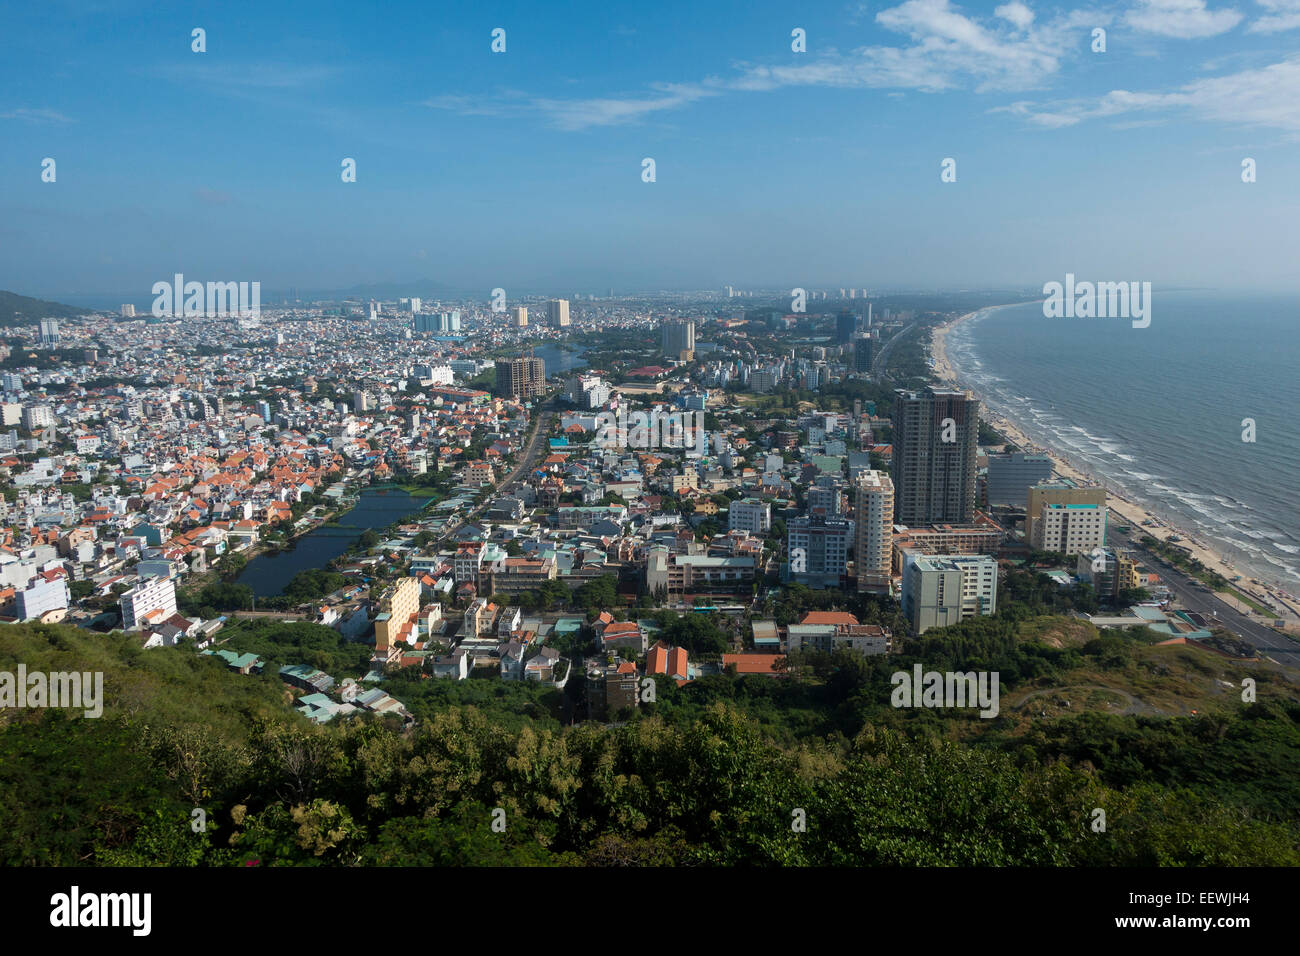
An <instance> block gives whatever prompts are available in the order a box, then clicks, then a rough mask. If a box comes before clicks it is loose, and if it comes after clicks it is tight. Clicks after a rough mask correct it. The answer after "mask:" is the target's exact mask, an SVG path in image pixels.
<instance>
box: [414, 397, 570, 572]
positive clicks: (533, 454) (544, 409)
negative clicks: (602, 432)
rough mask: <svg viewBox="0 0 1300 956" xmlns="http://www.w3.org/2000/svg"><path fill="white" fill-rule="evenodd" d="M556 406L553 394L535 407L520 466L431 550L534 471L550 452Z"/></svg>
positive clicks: (432, 546)
mask: <svg viewBox="0 0 1300 956" xmlns="http://www.w3.org/2000/svg"><path fill="white" fill-rule="evenodd" d="M555 404H556V395H555V394H552V395H550V396H548V397H547V398H546V400H545V401H542V402H539V403H538V404H537V405H535V406H534V407H533V417H534V419H535V421H534V422H533V433H532V436H531V437H530V438H529V439H528V444H527V445H525V446H524V453H523V455H522V456H521V457H520V459H519V464H518V465H516V466H515V468H514V470H513V471H511V472H510V474H508V475H506V476H505V477H504V478H502V479H501V480H500V481H498V482H497V483H496V485H495V486H494V487H493V489H492V494H490V495H488V496H487V497H486V498H485V499H484V500H483V503H482V504H480V505H476V506H475V507H474V509H473V510H472V511H470V512H468V513H467V514H466V515H465V517H463V518H461V519H460V520H459V521H457V522H456V523H455V524H454V525H452V526H451V527H450V528H448V529H447V530H446V531H444V532H443V533H442V534H441V535H440V536H439V537H438V539H437V540H436V541H434V542H433V543H432V544H431V545H430V548H433V549H437V547H438V546H439V545H441V544H442V543H443V542H444V541H446V540H447V539H448V538H450V537H451V536H452V535H454V534H455V533H456V532H457V531H459V530H460V529H461V528H463V527H464V526H465V525H466V524H468V523H469V522H471V521H473V520H474V519H476V518H477V517H478V516H479V515H480V514H482V513H483V510H484V509H485V508H486V507H487V506H488V503H489V502H490V501H491V500H492V498H493V497H494V496H495V495H496V494H497V493H498V492H500V491H501V489H502V488H507V487H509V486H510V485H511V484H512V483H514V482H516V481H518V480H519V479H520V477H521V476H523V475H526V474H527V473H528V472H529V471H530V470H532V468H533V466H534V465H536V464H537V462H538V460H539V459H541V458H542V457H543V456H544V455H545V454H546V453H548V452H549V451H550V445H549V444H548V441H547V436H548V434H549V433H550V428H549V427H548V426H549V425H550V422H551V419H553V418H554V417H555Z"/></svg>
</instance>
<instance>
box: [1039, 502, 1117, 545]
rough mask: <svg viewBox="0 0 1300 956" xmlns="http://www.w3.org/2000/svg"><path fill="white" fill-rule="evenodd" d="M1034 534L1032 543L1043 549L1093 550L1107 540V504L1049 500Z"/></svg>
mask: <svg viewBox="0 0 1300 956" xmlns="http://www.w3.org/2000/svg"><path fill="white" fill-rule="evenodd" d="M1034 538H1035V540H1034V541H1033V542H1032V544H1033V546H1034V547H1035V548H1037V549H1038V550H1040V551H1059V552H1061V553H1062V554H1090V553H1091V552H1092V549H1093V548H1100V547H1102V546H1103V545H1104V544H1105V543H1106V506H1105V505H1090V504H1045V505H1043V510H1042V512H1041V514H1040V518H1039V520H1038V521H1037V522H1036V523H1035V525H1034Z"/></svg>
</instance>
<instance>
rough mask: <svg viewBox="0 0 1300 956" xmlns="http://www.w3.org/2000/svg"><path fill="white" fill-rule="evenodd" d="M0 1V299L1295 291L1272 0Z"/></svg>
mask: <svg viewBox="0 0 1300 956" xmlns="http://www.w3.org/2000/svg"><path fill="white" fill-rule="evenodd" d="M9 7H10V9H9V10H7V11H6V13H5V19H6V20H7V21H8V23H7V28H6V30H5V33H4V35H3V36H0V61H3V62H4V64H5V65H4V67H3V70H4V75H5V79H6V82H5V83H4V85H3V87H0V181H3V183H4V184H5V188H4V189H2V190H0V248H3V250H4V255H3V256H2V257H0V288H3V289H11V290H13V291H16V292H20V293H23V294H26V295H38V296H42V297H46V298H56V299H57V298H58V297H59V296H60V295H76V294H87V293H110V292H111V293H115V294H122V295H130V296H132V297H133V299H134V300H136V301H139V300H140V299H143V298H147V297H148V294H149V289H150V287H151V286H152V284H153V283H154V282H156V281H159V280H165V279H170V278H171V276H172V275H173V274H174V273H175V272H183V273H185V275H186V276H187V277H191V278H195V279H200V280H223V281H224V280H256V281H260V282H261V283H262V286H263V288H265V289H283V288H287V287H290V286H293V287H297V288H300V289H338V288H344V287H348V286H352V285H355V284H361V283H374V282H387V281H394V280H398V281H401V280H408V279H412V278H417V277H419V278H428V279H431V280H434V281H437V282H439V283H442V284H445V285H446V286H448V287H449V288H451V289H457V290H460V289H472V288H479V287H481V288H482V289H483V290H484V291H485V293H486V290H488V289H490V288H493V287H496V286H502V287H505V288H507V289H511V288H518V289H531V290H539V291H541V290H553V291H554V292H556V293H560V292H563V291H565V290H571V289H572V290H585V289H596V290H603V289H606V288H609V287H613V288H615V289H619V288H622V289H655V288H697V289H700V288H715V289H716V288H720V287H722V286H724V285H727V284H733V285H735V286H737V287H741V288H756V287H761V288H768V289H771V288H781V287H794V286H803V287H808V288H817V287H820V288H827V287H840V286H846V285H856V286H858V287H874V288H893V289H900V288H911V289H960V288H990V287H999V288H1034V287H1041V285H1042V283H1044V282H1047V281H1051V280H1059V279H1061V278H1062V277H1063V276H1064V275H1065V274H1066V273H1067V272H1070V273H1074V274H1076V275H1077V276H1079V277H1081V278H1089V279H1097V280H1141V281H1151V282H1153V283H1155V284H1156V285H1157V287H1159V286H1161V285H1165V286H1174V285H1177V286H1200V287H1204V286H1215V287H1219V288H1223V289H1242V288H1255V289H1260V290H1266V291H1288V292H1289V291H1300V261H1298V260H1297V258H1296V255H1295V243H1294V234H1295V227H1294V223H1295V221H1296V219H1297V214H1298V213H1300V192H1298V190H1297V183H1300V158H1298V157H1297V155H1296V150H1295V142H1296V138H1297V133H1300V54H1297V52H1296V50H1297V40H1298V39H1300V0H1232V2H1221V0H1122V2H1115V3H1103V4H1096V5H1093V4H1087V3H1083V2H1078V3H1076V2H1065V3H1045V2H1040V3H1027V2H1026V3H1022V2H1019V0H1011V2H1007V3H1002V4H997V3H965V4H957V3H954V2H951V0H905V2H901V3H897V2H896V3H887V4H855V3H830V4H824V5H820V6H819V7H818V8H817V9H816V10H814V11H812V12H811V13H810V12H806V11H805V10H804V9H802V8H795V7H791V6H790V5H788V4H779V3H775V2H767V0H759V2H754V3H739V2H726V3H721V4H714V5H710V6H709V8H708V9H702V8H700V7H699V6H698V5H696V4H691V3H685V2H678V0H673V2H668V3H664V4H656V5H653V6H652V7H634V8H627V9H623V10H617V9H610V8H609V7H608V6H606V5H601V4H595V3H579V4H573V5H571V6H570V7H568V8H566V10H565V11H564V12H563V13H559V12H556V11H554V10H549V9H544V8H543V9H530V8H527V7H525V5H523V4H508V3H507V4H503V3H498V4H492V5H490V6H488V7H486V8H471V9H462V10H453V9H450V8H448V7H446V6H445V5H429V4H415V3H404V4H395V5H393V6H392V7H391V8H390V9H388V10H386V11H385V14H384V16H383V17H382V18H377V17H376V16H375V14H374V13H373V12H371V11H369V10H367V9H365V8H364V7H361V6H354V7H350V8H346V9H341V10H331V11H330V12H329V13H328V15H326V16H322V15H321V14H320V11H319V8H318V6H317V5H315V4H307V3H283V4H276V5H274V7H273V8H272V7H270V6H267V5H261V4H248V3H240V4H222V5H219V6H218V5H208V4H198V5H195V6H194V7H192V8H188V9H186V10H183V11H177V10H170V9H166V8H159V7H157V6H156V5H154V4H149V3H144V2H132V0H121V2H117V0H113V2H106V3H96V4H77V3H63V2H54V3H49V4H43V5H39V6H31V7H28V6H18V5H16V4H10V5H9ZM195 27H201V28H203V29H204V30H205V31H206V52H202V53H195V52H192V51H191V42H192V41H191V31H192V30H193V29H194V28H195ZM497 27H501V28H504V29H505V30H506V51H505V52H504V53H493V52H492V50H491V43H492V36H491V33H492V31H493V29H494V28H497ZM796 27H798V28H802V29H803V30H804V31H806V37H807V40H806V42H807V52H805V53H796V52H793V51H792V49H791V44H792V40H791V31H792V30H793V29H794V28H796ZM1095 28H1102V29H1105V30H1106V52H1104V53H1095V52H1093V50H1092V49H1091V47H1092V45H1093V30H1094V29H1095ZM45 157H51V158H53V159H54V160H55V161H56V163H57V179H56V181H55V182H52V183H50V182H42V179H41V171H42V160H43V159H44V158H45ZM345 157H350V158H353V159H355V160H356V164H357V177H356V182H354V183H344V182H342V181H341V177H340V166H341V162H342V160H343V159H344V158H345ZM646 157H650V158H653V159H654V161H655V167H656V169H655V172H656V181H655V182H653V183H648V182H643V180H642V160H643V159H644V158H646ZM949 157H951V158H953V159H955V160H956V172H957V178H956V181H955V182H950V183H945V182H941V179H940V173H941V163H942V161H943V160H944V159H945V158H949ZM1247 157H1249V158H1251V159H1253V160H1254V161H1255V163H1256V167H1257V181H1256V182H1253V183H1244V182H1243V181H1242V175H1241V171H1242V166H1241V164H1242V161H1243V159H1245V158H1247ZM123 301H126V299H123Z"/></svg>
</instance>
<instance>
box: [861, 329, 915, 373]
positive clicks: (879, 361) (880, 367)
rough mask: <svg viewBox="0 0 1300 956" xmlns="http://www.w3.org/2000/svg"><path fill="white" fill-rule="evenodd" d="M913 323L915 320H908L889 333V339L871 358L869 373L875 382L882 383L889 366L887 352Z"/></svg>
mask: <svg viewBox="0 0 1300 956" xmlns="http://www.w3.org/2000/svg"><path fill="white" fill-rule="evenodd" d="M914 325H916V321H912V322H909V323H907V325H905V326H903V327H902V328H901V329H899V330H898V331H897V332H895V333H894V334H893V335H891V336H890V337H889V341H887V342H886V343H885V344H884V345H882V346H881V347H880V351H879V352H878V353H877V354H876V357H875V358H874V359H872V361H871V374H872V376H873V377H874V378H875V380H876V381H877V382H880V383H882V384H883V383H884V380H885V378H886V377H887V376H886V375H885V371H886V370H887V369H888V368H889V353H890V352H892V351H893V350H894V346H895V345H896V344H898V342H899V341H900V340H901V339H902V337H903V336H904V335H906V334H907V333H908V331H910V330H911V328H912V326H914Z"/></svg>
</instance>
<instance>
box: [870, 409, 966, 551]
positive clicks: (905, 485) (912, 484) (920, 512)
mask: <svg viewBox="0 0 1300 956" xmlns="http://www.w3.org/2000/svg"><path fill="white" fill-rule="evenodd" d="M979 405H980V403H979V400H978V399H976V398H973V397H972V396H971V394H970V392H963V391H960V390H957V389H951V388H935V387H934V386H927V387H926V388H925V389H924V390H922V391H912V390H909V389H903V388H899V389H895V390H894V417H893V423H894V435H893V454H892V457H891V465H890V477H892V478H893V480H894V520H895V521H896V522H897V523H898V524H905V525H925V524H935V523H953V524H968V523H969V522H970V521H971V520H972V519H973V518H974V515H975V452H976V442H977V440H978V436H979Z"/></svg>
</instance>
